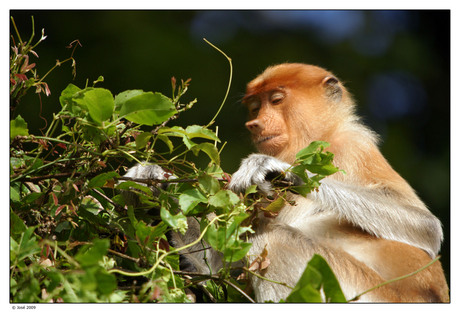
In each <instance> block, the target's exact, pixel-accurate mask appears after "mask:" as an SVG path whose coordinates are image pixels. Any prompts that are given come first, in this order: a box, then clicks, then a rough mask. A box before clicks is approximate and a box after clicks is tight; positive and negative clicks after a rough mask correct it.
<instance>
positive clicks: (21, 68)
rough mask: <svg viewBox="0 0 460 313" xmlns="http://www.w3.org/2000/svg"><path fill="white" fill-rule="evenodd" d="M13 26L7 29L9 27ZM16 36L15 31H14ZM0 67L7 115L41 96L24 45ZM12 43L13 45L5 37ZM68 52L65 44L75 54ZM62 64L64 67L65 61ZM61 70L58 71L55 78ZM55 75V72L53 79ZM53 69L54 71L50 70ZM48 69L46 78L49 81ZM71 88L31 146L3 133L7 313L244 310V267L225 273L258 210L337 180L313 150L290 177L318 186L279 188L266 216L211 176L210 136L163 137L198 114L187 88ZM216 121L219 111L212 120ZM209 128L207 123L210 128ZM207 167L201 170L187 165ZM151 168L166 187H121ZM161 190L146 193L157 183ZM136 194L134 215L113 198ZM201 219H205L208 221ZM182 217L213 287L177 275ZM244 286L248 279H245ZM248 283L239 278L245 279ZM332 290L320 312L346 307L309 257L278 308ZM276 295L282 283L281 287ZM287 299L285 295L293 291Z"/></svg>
mask: <svg viewBox="0 0 460 313" xmlns="http://www.w3.org/2000/svg"><path fill="white" fill-rule="evenodd" d="M13 24H14V21H13ZM15 28H16V26H15ZM16 35H17V37H18V39H17V43H16V42H15V41H14V40H13V47H12V49H13V50H12V51H13V53H12V55H11V59H10V65H11V66H10V81H11V85H10V95H11V105H12V110H13V112H14V106H15V105H16V104H17V103H19V101H21V98H22V96H23V95H24V94H25V93H26V92H27V91H28V90H29V89H30V88H31V87H35V88H36V91H37V92H38V93H45V94H48V93H49V88H48V85H47V84H46V82H44V78H45V77H46V75H47V74H46V75H44V77H42V78H39V76H38V74H37V72H36V69H35V64H29V56H28V55H29V54H36V53H35V52H33V48H34V47H35V46H36V45H37V44H38V43H40V42H41V41H43V40H44V39H45V38H46V36H44V33H43V32H42V37H41V39H40V40H39V41H38V42H37V43H36V44H34V45H33V44H32V39H33V35H32V36H31V39H30V40H29V41H28V42H23V41H22V40H21V38H20V36H19V34H18V32H17V30H16ZM12 38H14V37H12ZM77 44H78V43H74V47H76V46H77ZM67 61H72V66H73V69H74V70H75V60H74V59H73V56H71V57H70V58H68V59H67V60H65V61H63V62H67ZM63 62H59V61H58V62H57V64H56V66H59V65H60V64H62V63H63ZM56 66H55V67H56ZM55 67H53V69H54V68H55ZM53 69H51V70H53ZM102 82H103V78H102V77H99V78H98V80H96V81H95V82H94V83H93V84H92V86H85V87H78V86H76V85H74V84H69V85H68V86H67V88H65V89H64V90H63V91H62V92H61V96H60V98H59V102H60V104H61V110H60V111H59V112H58V113H55V114H54V116H53V119H52V121H51V122H50V123H49V126H48V128H47V129H46V130H45V131H44V132H43V133H42V134H41V135H34V134H30V133H29V130H28V124H27V121H25V120H24V119H23V118H22V117H21V116H20V115H18V116H15V117H14V119H12V120H11V123H10V167H11V170H10V222H11V229H10V235H11V236H10V262H11V263H10V265H11V266H10V300H11V301H12V302H190V301H195V299H194V298H193V297H194V294H197V295H201V294H202V296H200V298H199V299H198V300H199V301H217V302H248V301H253V300H252V298H251V295H250V294H248V293H247V292H245V291H244V290H245V289H246V282H245V280H244V279H243V280H241V279H240V280H237V279H236V278H235V275H232V273H234V271H235V270H239V272H244V273H246V274H248V273H249V274H250V273H251V270H250V265H248V264H247V265H246V266H244V267H243V268H239V269H235V268H234V267H233V266H234V265H233V264H234V262H235V261H238V260H241V259H243V258H244V256H245V255H246V253H247V251H248V250H249V248H250V243H248V242H247V241H246V240H245V237H246V236H247V235H249V234H250V233H251V232H252V228H251V223H250V222H251V221H252V217H253V216H255V214H256V212H257V211H258V210H265V211H266V213H267V214H273V215H276V214H277V212H278V210H279V209H280V208H281V207H282V206H283V204H284V201H285V200H284V195H285V193H286V192H287V191H288V190H291V191H295V192H299V193H302V194H307V193H308V192H310V191H311V190H313V189H314V188H317V187H318V186H319V180H320V179H321V178H322V177H324V176H325V175H328V174H331V173H333V172H335V171H336V170H337V169H336V168H335V167H331V164H332V163H331V160H332V155H331V154H330V153H324V152H323V151H322V149H323V148H324V147H325V146H326V145H327V144H326V143H321V142H317V143H314V144H313V145H312V146H310V147H309V148H307V149H305V150H303V151H302V152H301V153H299V155H298V157H299V160H298V166H297V167H295V168H293V171H294V172H296V173H298V174H300V175H301V174H302V173H305V169H306V168H309V169H310V170H312V171H315V172H316V173H318V175H317V176H316V177H315V178H313V179H309V178H308V177H306V175H303V179H304V180H305V182H306V185H305V186H303V187H302V188H301V189H296V190H293V187H290V186H281V187H280V188H279V191H278V193H277V196H275V197H274V198H270V199H263V200H264V201H270V202H271V205H269V206H268V207H266V208H263V207H260V205H258V204H259V203H260V202H261V201H262V199H261V196H260V195H256V194H257V193H256V188H255V186H252V187H251V188H249V189H248V190H247V191H246V193H245V194H244V195H237V194H235V193H233V192H232V191H230V190H227V189H226V184H227V182H228V178H229V175H228V174H226V173H225V172H224V170H223V169H222V168H221V167H220V151H221V150H222V148H223V145H222V144H221V143H220V140H219V138H218V136H217V134H216V132H214V131H213V130H212V129H211V125H212V124H213V121H211V122H210V123H209V124H208V125H205V126H201V125H190V126H188V127H185V128H183V127H180V126H169V125H170V124H171V123H170V122H171V121H173V120H175V119H177V118H178V117H179V116H180V114H181V113H182V112H184V111H186V110H190V109H192V108H193V105H194V104H195V103H196V102H197V101H196V100H193V101H191V102H189V103H181V98H182V96H183V95H184V94H185V93H186V92H187V88H188V86H189V83H190V80H186V81H183V80H182V81H181V82H180V83H178V82H177V81H176V79H175V78H172V79H171V85H172V96H171V97H167V96H165V95H163V94H161V93H158V92H145V91H142V90H127V91H124V92H121V93H119V94H117V95H115V96H114V95H113V94H112V92H111V91H110V90H107V89H104V88H100V87H96V85H98V84H101V83H102ZM219 111H220V110H219ZM213 120H214V119H213ZM197 158H198V159H201V160H203V159H207V161H208V165H207V166H204V168H200V167H198V166H197V165H196V162H194V160H196V159H197ZM141 162H151V163H156V164H159V165H160V166H161V167H163V168H164V169H167V170H168V171H170V172H172V173H174V175H175V177H176V178H175V179H173V180H167V179H166V178H165V180H164V181H152V180H142V179H128V178H123V177H122V174H123V173H125V172H126V170H127V168H129V167H130V166H132V165H133V164H136V163H141ZM166 181H168V182H171V181H172V182H174V184H170V185H169V187H168V188H166V189H161V188H156V187H155V186H157V185H158V184H161V183H164V182H166ZM125 190H130V191H131V192H136V193H137V195H138V197H139V205H137V206H136V207H133V206H132V205H128V203H127V202H126V201H125V197H124V194H123V193H122V192H121V191H125ZM209 213H214V217H213V218H210V219H208V218H207V216H208V214H209ZM187 217H193V218H196V219H197V220H198V221H199V222H200V224H201V230H202V232H201V236H200V238H199V239H198V240H197V241H196V242H199V241H200V240H205V241H206V242H207V243H208V244H209V245H210V246H211V247H212V248H214V249H216V250H218V251H220V252H222V253H223V256H224V264H223V269H222V270H221V271H219V273H213V274H212V275H201V274H199V273H187V272H183V271H181V270H180V268H179V251H180V250H182V249H184V248H186V247H181V248H174V247H171V246H169V243H168V240H167V233H168V232H169V231H177V232H182V233H184V232H185V231H186V229H187V227H188V225H187ZM252 274H254V273H252ZM243 276H246V277H247V275H243ZM325 280H328V281H331V282H332V284H333V286H334V287H333V288H332V289H331V290H332V291H331V293H330V294H329V291H327V290H326V294H327V297H328V298H327V300H329V301H336V302H337V301H344V298H343V294H341V291H340V287H339V286H338V284H337V281H336V280H335V277H334V275H333V274H332V272H330V269H329V268H328V266H327V264H326V263H325V262H324V260H323V259H322V258H320V257H319V256H317V257H315V258H314V259H313V260H312V261H311V263H310V265H309V267H308V268H307V271H306V272H305V274H304V276H303V279H301V281H300V282H299V284H298V285H297V286H295V288H294V290H293V293H292V294H291V295H290V296H289V297H288V298H287V301H296V302H298V301H321V299H322V298H321V296H320V291H319V290H320V289H321V288H322V285H323V284H324V281H325ZM280 283H282V282H280ZM292 287H294V286H292Z"/></svg>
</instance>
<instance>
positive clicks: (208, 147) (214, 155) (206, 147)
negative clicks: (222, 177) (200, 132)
mask: <svg viewBox="0 0 460 313" xmlns="http://www.w3.org/2000/svg"><path fill="white" fill-rule="evenodd" d="M192 151H193V153H194V154H195V155H198V153H199V152H200V151H203V152H204V153H206V154H207V155H208V156H209V158H210V159H211V161H212V162H214V163H216V164H218V165H219V164H220V156H219V151H217V147H216V146H214V144H212V143H210V142H203V143H200V144H197V145H194V146H193V147H192Z"/></svg>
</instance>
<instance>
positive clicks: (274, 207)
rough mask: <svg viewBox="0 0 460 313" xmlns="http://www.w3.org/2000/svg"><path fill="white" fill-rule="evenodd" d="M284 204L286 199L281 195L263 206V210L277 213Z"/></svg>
mask: <svg viewBox="0 0 460 313" xmlns="http://www.w3.org/2000/svg"><path fill="white" fill-rule="evenodd" d="M285 204H286V201H285V200H284V199H283V198H282V197H279V198H278V199H276V200H275V201H273V202H272V203H270V204H269V205H267V206H266V207H265V208H264V211H268V212H273V213H277V212H279V211H281V209H282V208H283V207H284V205H285Z"/></svg>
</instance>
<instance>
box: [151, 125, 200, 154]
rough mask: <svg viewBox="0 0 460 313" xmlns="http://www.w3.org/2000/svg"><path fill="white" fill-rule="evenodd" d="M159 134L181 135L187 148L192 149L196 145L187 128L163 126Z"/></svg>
mask: <svg viewBox="0 0 460 313" xmlns="http://www.w3.org/2000/svg"><path fill="white" fill-rule="evenodd" d="M158 135H163V136H173V137H180V138H182V141H183V142H184V144H185V146H186V147H187V149H191V148H192V147H193V146H194V145H195V143H194V142H193V141H192V140H191V139H190V137H189V135H188V134H187V132H186V131H185V129H183V128H182V127H180V126H173V127H162V128H160V129H159V130H158Z"/></svg>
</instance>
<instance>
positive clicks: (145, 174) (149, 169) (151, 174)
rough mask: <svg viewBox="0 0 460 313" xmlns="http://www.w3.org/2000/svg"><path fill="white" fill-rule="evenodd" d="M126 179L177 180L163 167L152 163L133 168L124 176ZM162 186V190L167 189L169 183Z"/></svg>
mask: <svg viewBox="0 0 460 313" xmlns="http://www.w3.org/2000/svg"><path fill="white" fill-rule="evenodd" d="M124 177H130V178H138V179H152V180H161V181H164V180H168V179H175V178H176V177H175V176H174V175H173V174H172V173H170V172H168V171H165V170H164V169H163V168H162V167H161V166H159V165H158V164H152V163H141V164H137V165H135V166H133V167H131V168H130V169H129V170H128V172H126V174H125V175H124ZM164 184H165V186H163V184H162V185H161V186H160V187H161V188H166V187H167V183H164Z"/></svg>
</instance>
